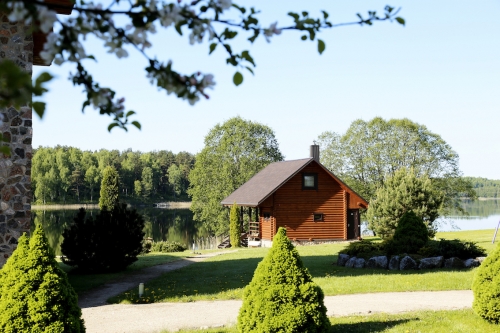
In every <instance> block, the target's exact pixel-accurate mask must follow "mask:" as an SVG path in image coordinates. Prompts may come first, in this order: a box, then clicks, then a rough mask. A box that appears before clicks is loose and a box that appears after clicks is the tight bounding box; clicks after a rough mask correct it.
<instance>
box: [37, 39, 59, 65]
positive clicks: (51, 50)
mask: <svg viewBox="0 0 500 333" xmlns="http://www.w3.org/2000/svg"><path fill="white" fill-rule="evenodd" d="M59 37H60V36H59V34H56V33H54V32H51V33H50V34H48V35H47V41H46V42H45V44H43V51H42V52H40V57H41V58H42V59H43V60H44V61H45V63H46V64H50V63H51V62H52V59H54V56H55V55H56V54H57V53H58V52H59V47H58V45H57V42H58V40H59Z"/></svg>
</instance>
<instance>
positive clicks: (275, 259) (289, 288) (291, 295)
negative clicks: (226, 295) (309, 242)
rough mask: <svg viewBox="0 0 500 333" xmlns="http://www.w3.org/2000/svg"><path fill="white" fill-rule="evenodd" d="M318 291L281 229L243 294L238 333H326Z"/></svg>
mask: <svg viewBox="0 0 500 333" xmlns="http://www.w3.org/2000/svg"><path fill="white" fill-rule="evenodd" d="M323 298H324V294H323V291H322V290H321V288H320V287H319V286H318V285H316V284H315V283H314V282H313V281H312V277H311V275H310V274H309V272H308V270H307V268H305V267H304V265H303V264H302V260H301V259H300V256H299V253H298V252H297V250H296V249H295V247H294V246H293V245H292V244H291V243H290V241H289V240H288V238H287V236H286V230H285V229H284V228H280V229H279V230H278V232H277V234H276V236H275V238H274V240H273V246H272V248H271V249H270V251H269V252H268V254H267V255H266V257H265V258H264V259H263V260H262V261H261V262H260V263H259V265H258V266H257V269H256V270H255V273H254V276H253V279H252V281H251V282H250V284H249V285H248V286H247V287H246V288H245V290H244V293H243V305H242V307H241V309H240V313H239V316H238V331H239V332H259V333H260V332H290V333H292V332H304V333H312V332H328V330H329V329H330V321H329V320H328V318H327V316H326V307H325V305H324V303H323Z"/></svg>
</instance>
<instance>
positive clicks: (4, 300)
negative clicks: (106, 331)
mask: <svg viewBox="0 0 500 333" xmlns="http://www.w3.org/2000/svg"><path fill="white" fill-rule="evenodd" d="M77 302H78V298H77V295H76V292H75V291H74V290H73V288H72V287H71V285H70V284H69V282H68V277H67V276H66V273H65V272H64V271H62V270H61V269H60V268H59V264H58V263H57V262H56V260H55V258H54V252H53V251H52V249H51V248H50V246H49V244H48V241H47V238H46V237H45V234H44V232H43V229H42V227H41V226H40V225H38V226H37V227H36V229H35V231H34V233H33V236H32V237H31V239H30V240H28V237H27V236H26V235H23V236H21V237H20V238H19V244H18V247H17V249H16V250H15V251H14V253H13V254H12V256H11V257H10V258H9V260H8V261H7V263H6V264H5V266H4V267H3V268H2V270H1V271H0V332H31V333H42V332H44V333H45V332H53V333H81V332H85V326H84V324H83V320H82V319H81V310H80V308H79V307H78V303H77Z"/></svg>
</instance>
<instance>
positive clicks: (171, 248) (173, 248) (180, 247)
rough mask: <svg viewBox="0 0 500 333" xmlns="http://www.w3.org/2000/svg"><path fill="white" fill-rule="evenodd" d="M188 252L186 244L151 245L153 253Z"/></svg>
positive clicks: (158, 243) (155, 243) (160, 243)
mask: <svg viewBox="0 0 500 333" xmlns="http://www.w3.org/2000/svg"><path fill="white" fill-rule="evenodd" d="M186 250H187V246H186V245H185V244H181V243H178V242H167V241H162V242H154V243H152V244H151V252H163V253H169V252H183V251H186Z"/></svg>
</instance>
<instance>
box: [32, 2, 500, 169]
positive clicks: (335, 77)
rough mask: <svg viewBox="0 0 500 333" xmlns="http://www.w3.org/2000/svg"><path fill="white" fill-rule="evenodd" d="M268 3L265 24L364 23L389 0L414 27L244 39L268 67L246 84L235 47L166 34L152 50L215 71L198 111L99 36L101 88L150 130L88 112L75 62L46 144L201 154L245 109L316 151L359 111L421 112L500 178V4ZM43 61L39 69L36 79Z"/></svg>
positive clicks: (61, 72)
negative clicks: (311, 18)
mask: <svg viewBox="0 0 500 333" xmlns="http://www.w3.org/2000/svg"><path fill="white" fill-rule="evenodd" d="M240 3H241V4H243V5H247V6H250V5H251V4H253V5H254V6H255V7H256V8H260V9H261V10H262V12H263V13H262V14H263V15H261V18H262V21H263V22H266V23H265V24H264V25H265V26H267V25H268V24H270V23H273V22H275V21H278V23H279V24H280V25H288V24H290V22H291V21H290V19H289V18H288V17H287V16H286V13H287V12H288V11H290V10H296V11H300V10H308V11H309V12H310V13H311V14H313V13H318V16H319V10H321V9H324V10H326V11H327V12H329V13H330V15H331V20H332V22H334V23H338V22H346V21H352V20H355V19H356V16H355V14H356V13H358V12H360V13H366V11H367V10H377V11H380V12H382V11H383V8H384V6H385V5H386V4H390V5H392V6H395V7H402V10H401V14H400V15H401V16H402V17H404V18H405V19H406V22H407V24H406V27H402V26H400V25H399V24H396V23H392V24H391V23H376V24H375V25H374V26H372V27H368V26H364V27H359V26H351V27H342V28H336V29H330V30H325V31H324V32H323V33H321V34H320V38H321V39H323V40H324V41H325V42H326V51H325V52H324V53H323V55H321V56H320V55H318V52H317V49H316V44H313V43H311V42H309V41H308V42H303V41H301V40H300V34H298V33H295V32H285V33H283V34H282V35H281V36H276V37H273V38H272V42H271V43H266V42H265V40H264V39H261V40H260V41H258V42H257V43H256V44H255V45H251V44H250V43H247V42H246V41H245V38H241V40H242V41H241V42H238V43H236V44H235V47H236V48H237V49H238V48H241V50H243V49H249V50H250V52H251V54H252V55H253V56H254V58H255V60H256V63H257V68H256V70H255V76H251V75H250V74H245V81H244V83H243V84H242V85H241V86H239V87H235V86H234V85H233V83H232V75H233V74H234V72H235V69H234V68H233V67H232V66H231V67H229V66H226V65H225V54H224V53H223V52H222V50H220V49H219V50H217V51H216V52H215V53H214V54H212V55H211V56H208V44H207V43H204V44H200V45H195V46H191V45H189V42H188V39H187V36H186V37H184V38H183V37H178V36H177V35H176V34H175V32H174V31H173V30H172V29H170V30H167V31H165V30H160V31H159V32H158V33H157V34H156V35H155V37H154V38H153V42H154V45H155V47H154V49H152V50H151V51H149V52H150V54H151V55H154V54H155V55H157V56H158V58H160V59H164V60H168V59H171V60H172V61H173V63H174V67H175V68H177V69H178V70H181V71H185V72H186V73H190V72H193V71H197V70H200V71H202V72H207V73H212V74H214V75H215V81H216V82H217V85H216V86H215V89H214V90H213V91H209V94H210V100H203V101H200V102H199V103H198V104H196V105H195V106H194V107H192V106H190V105H189V104H188V103H187V102H184V101H180V100H177V99H176V98H175V97H173V96H167V95H166V93H165V92H163V91H160V92H159V91H157V90H156V88H154V87H152V86H150V84H149V82H148V80H147V79H146V78H145V75H144V71H143V69H144V67H146V62H145V60H144V59H143V58H142V57H141V56H138V55H136V54H135V53H134V52H133V50H129V51H130V52H129V53H130V54H131V56H130V57H129V58H127V59H126V60H118V59H117V58H115V57H114V56H110V55H107V54H106V53H105V52H104V51H102V49H101V48H100V45H101V44H100V42H94V41H92V40H91V41H90V42H89V44H88V51H89V53H92V54H94V55H96V56H97V57H98V59H99V62H98V63H97V64H95V65H93V64H90V62H89V68H90V69H92V71H93V74H94V76H95V78H96V79H98V80H100V82H101V84H103V85H109V86H112V87H114V88H115V90H117V93H118V95H119V96H125V97H126V105H127V109H133V110H135V111H136V112H137V113H138V115H137V116H136V119H137V120H139V121H140V122H141V124H142V126H143V129H142V131H138V130H136V129H134V128H131V129H130V130H129V132H128V133H125V132H123V131H121V130H119V129H114V130H113V131H112V133H111V134H109V133H108V132H107V129H106V128H107V125H108V124H109V122H110V119H108V118H107V117H103V116H99V115H98V114H97V112H95V111H94V110H93V109H91V108H88V109H87V110H86V111H85V114H82V113H81V111H80V110H81V103H82V100H83V97H84V95H83V94H82V93H81V89H80V88H75V87H73V86H72V84H71V83H70V82H69V81H68V80H67V77H68V71H69V70H70V69H71V67H69V66H63V67H57V66H54V65H53V66H51V67H50V68H49V70H50V71H51V72H52V73H53V74H56V75H57V76H58V78H59V79H58V80H56V81H55V82H53V83H51V85H50V89H51V91H50V93H49V94H48V95H47V97H46V98H45V101H46V102H47V103H48V111H47V114H46V116H45V117H44V119H43V120H39V119H34V122H33V127H34V134H33V145H34V146H35V147H37V146H39V145H42V146H55V145H57V144H60V145H68V146H75V147H79V148H81V149H84V150H87V149H88V150H98V149H100V148H106V149H118V150H124V149H127V148H132V149H134V150H141V151H152V150H162V149H164V150H171V151H173V152H175V153H177V152H179V151H188V152H191V153H197V152H199V151H200V150H201V149H202V148H203V139H204V136H205V135H206V134H207V133H208V131H209V130H210V129H211V128H212V127H213V126H214V125H215V124H217V123H221V122H224V121H225V120H227V119H229V118H231V117H233V116H237V115H239V116H241V117H243V118H245V119H250V120H253V121H258V122H261V123H263V124H266V125H268V126H270V127H271V128H272V129H274V131H275V134H276V137H277V139H278V142H279V144H280V148H281V150H282V152H283V154H284V155H285V157H286V159H297V158H303V157H307V156H308V154H309V145H310V144H312V141H313V140H314V139H316V138H317V137H318V135H319V134H320V133H322V132H324V131H334V132H337V133H344V132H345V131H346V129H347V128H348V127H349V125H350V124H351V122H352V121H354V120H356V119H359V118H361V119H364V120H370V119H372V118H373V117H376V116H380V117H383V118H385V119H390V118H405V117H406V118H409V119H411V120H413V121H415V122H418V123H420V124H423V125H425V126H427V127H428V128H429V129H430V130H431V131H432V132H434V133H437V134H439V135H441V137H442V138H443V139H444V140H445V141H447V142H448V143H449V144H450V145H451V146H452V147H453V149H454V150H455V151H456V152H457V153H458V154H459V155H460V166H461V169H462V170H463V172H464V174H465V175H467V176H481V177H487V178H492V179H500V145H499V143H500V38H499V34H500V20H498V15H499V14H500V2H499V1H493V0H485V1H481V2H478V1H463V0H454V1H451V0H445V1H427V0H426V1H406V0H405V1H402V0H395V1H390V0H388V1H332V0H330V1H326V0H325V1H307V2H306V1H242V2H240ZM41 70H46V68H43V67H35V69H34V75H36V74H38V73H39V72H40V71H41Z"/></svg>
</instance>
